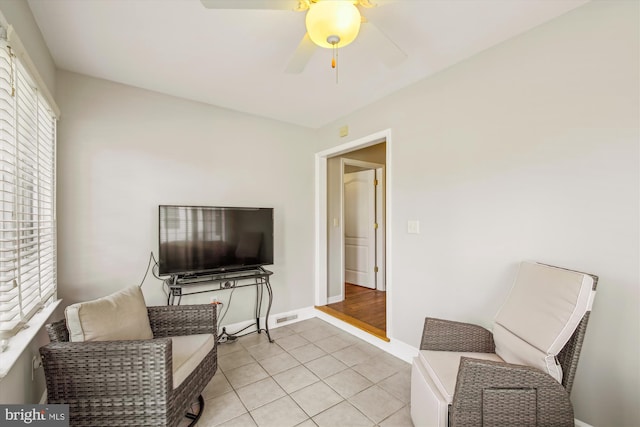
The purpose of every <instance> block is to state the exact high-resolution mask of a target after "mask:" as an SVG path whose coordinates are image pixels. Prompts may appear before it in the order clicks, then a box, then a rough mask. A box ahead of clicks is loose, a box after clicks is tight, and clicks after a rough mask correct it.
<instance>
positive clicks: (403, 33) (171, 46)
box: [28, 0, 587, 128]
mask: <svg viewBox="0 0 640 427" xmlns="http://www.w3.org/2000/svg"><path fill="white" fill-rule="evenodd" d="M236 1H238V2H241V1H242V0H236ZM586 1H587V0H397V1H395V2H391V3H390V4H386V5H384V6H380V7H377V8H375V9H369V10H368V17H369V20H370V22H371V23H372V24H375V26H376V27H377V28H378V29H379V30H380V31H382V32H383V33H385V34H387V36H388V37H389V38H391V39H392V40H393V41H394V42H395V43H396V44H397V45H398V46H399V47H400V48H401V49H402V50H403V51H404V52H405V53H406V54H407V59H406V60H405V61H404V62H402V63H400V64H399V65H397V66H395V67H393V68H387V67H386V66H385V65H384V64H383V63H382V62H381V61H380V58H379V57H378V56H377V55H376V42H375V37H374V36H375V34H376V32H375V31H371V29H370V28H366V27H365V26H363V30H362V32H361V34H360V35H359V37H358V39H356V41H354V42H353V43H352V44H351V45H349V46H346V47H344V48H342V49H340V50H339V57H338V60H339V62H338V65H339V82H338V83H337V84H336V76H335V74H334V72H333V70H332V69H331V66H330V62H331V50H328V49H317V50H316V52H315V53H314V56H313V57H312V59H311V60H310V62H309V63H308V64H307V67H306V68H305V70H304V71H303V72H302V73H300V74H287V73H285V72H284V69H285V67H286V65H287V63H288V61H289V59H290V58H291V56H292V54H293V52H294V51H295V49H296V47H297V46H298V43H299V41H300V39H301V38H302V37H303V36H304V34H305V27H304V12H294V11H287V10H284V11H283V10H216V9H206V8H205V7H204V6H203V5H202V3H200V0H54V1H52V0H28V2H29V6H30V7H31V10H32V11H33V14H34V16H35V19H36V21H37V23H38V25H39V27H40V29H41V31H42V34H43V36H44V38H45V40H46V42H47V45H48V47H49V50H50V52H51V55H52V56H53V60H54V61H55V63H56V66H57V67H58V68H60V69H64V70H69V71H73V72H76V73H81V74H86V75H89V76H93V77H97V78H102V79H106V80H111V81H114V82H119V83H124V84H127V85H131V86H135V87H140V88H144V89H149V90H152V91H157V92H161V93H165V94H169V95H174V96H178V97H182V98H186V99H191V100H195V101H201V102H204V103H207V104H212V105H217V106H221V107H225V108H229V109H233V110H237V111H241V112H245V113H251V114H255V115H258V116H263V117H268V118H272V119H277V120H281V121H284V122H289V123H294V124H298V125H301V126H307V127H311V128H318V127H321V126H323V125H325V124H327V123H330V122H332V121H334V120H336V119H338V118H340V117H343V116H345V115H347V114H349V113H351V112H353V111H355V110H358V109H360V108H362V107H364V106H365V105H367V104H370V103H372V102H374V101H376V100H379V99H381V98H383V97H384V96H386V95H388V94H390V93H392V92H394V91H396V90H398V89H400V88H402V87H405V86H407V85H409V84H411V83H413V82H416V81H418V80H421V79H423V78H425V77H427V76H429V75H432V74H433V73H436V72H438V71H440V70H442V69H444V68H447V67H449V66H451V65H452V64H455V63H457V62H459V61H461V60H463V59H465V58H468V57H470V56H472V55H474V54H476V53H478V52H481V51H482V50H484V49H487V48H489V47H491V46H494V45H496V44H498V43H500V42H502V41H504V40H507V39H509V38H511V37H514V36H515V35H517V34H520V33H522V32H524V31H527V30H529V29H531V28H533V27H535V26H538V25H540V24H542V23H544V22H546V21H549V20H551V19H553V18H555V17H557V16H559V15H561V14H563V13H565V12H567V11H569V10H571V9H574V8H576V7H578V6H580V5H582V4H584V3H586ZM367 29H369V32H367V31H366V30H367ZM372 33H373V34H372Z"/></svg>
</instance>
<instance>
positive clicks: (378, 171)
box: [327, 158, 386, 301]
mask: <svg viewBox="0 0 640 427" xmlns="http://www.w3.org/2000/svg"><path fill="white" fill-rule="evenodd" d="M346 166H358V167H361V168H366V169H370V170H373V171H374V177H375V179H377V180H378V184H379V185H378V186H377V187H376V189H375V193H376V202H375V203H376V206H375V211H376V222H377V223H378V231H377V232H376V255H375V264H376V265H377V266H378V272H377V273H375V288H374V289H376V290H378V291H384V290H386V287H385V268H384V267H385V248H384V241H385V238H384V233H385V229H386V227H385V225H386V224H385V212H384V209H385V205H384V200H385V197H384V193H385V191H384V185H385V182H384V175H385V173H384V171H385V165H383V164H380V163H372V162H365V161H362V160H354V159H345V158H342V159H340V171H341V175H340V215H341V218H340V228H341V233H340V251H341V252H342V253H341V257H340V260H341V265H340V283H342V291H341V295H340V300H341V301H342V300H344V298H345V297H346V293H345V285H344V284H345V266H346V260H345V256H346V255H345V235H344V233H345V232H344V226H345V224H344V217H345V215H344V210H345V202H344V175H345V169H346ZM327 268H328V265H327Z"/></svg>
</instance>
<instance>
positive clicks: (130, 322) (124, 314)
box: [64, 286, 153, 342]
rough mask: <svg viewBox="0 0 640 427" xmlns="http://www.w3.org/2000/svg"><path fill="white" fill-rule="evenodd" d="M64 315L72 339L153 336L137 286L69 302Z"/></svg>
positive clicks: (108, 339)
mask: <svg viewBox="0 0 640 427" xmlns="http://www.w3.org/2000/svg"><path fill="white" fill-rule="evenodd" d="M64 315H65V318H66V320H67V329H68V330H69V340H70V341H72V342H81V341H115V340H145V339H151V338H153V332H152V331H151V326H150V325H149V315H148V314H147V307H146V305H145V302H144V296H143V295H142V291H141V290H140V288H139V287H137V286H132V287H130V288H126V289H123V290H121V291H119V292H116V293H114V294H111V295H109V296H106V297H103V298H98V299H95V300H92V301H86V302H81V303H77V304H72V305H70V306H68V307H67V308H66V309H65V310H64Z"/></svg>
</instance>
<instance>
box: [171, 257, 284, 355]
mask: <svg viewBox="0 0 640 427" xmlns="http://www.w3.org/2000/svg"><path fill="white" fill-rule="evenodd" d="M272 274H273V272H271V271H269V270H266V269H264V268H262V267H258V268H254V269H251V270H236V271H225V272H219V273H212V274H203V275H193V276H188V275H172V276H171V277H170V278H169V279H167V281H166V283H167V285H168V286H169V296H168V298H167V305H180V302H181V300H182V297H183V296H186V295H196V294H203V293H207V292H217V291H224V290H229V289H231V290H233V289H237V288H245V287H248V286H255V287H256V306H255V319H256V320H255V323H254V324H251V325H248V326H247V327H245V328H243V329H241V330H240V331H238V332H235V333H228V332H227V330H226V328H224V327H223V328H222V333H221V334H220V336H219V337H218V340H219V341H220V340H221V339H227V340H230V341H232V340H235V339H236V338H237V337H238V335H237V334H238V333H240V332H242V331H244V330H245V329H247V328H249V327H251V326H253V325H255V326H256V330H255V331H251V332H249V333H254V332H257V333H261V332H262V331H264V332H265V333H266V334H267V338H268V339H269V342H273V340H272V339H271V335H270V334H269V313H270V312H271V304H272V302H273V290H272V289H271V284H270V283H269V277H270V276H271V275H272ZM265 288H266V290H267V296H268V303H267V312H266V316H265V321H264V328H262V327H261V326H260V314H261V312H262V297H263V295H264V290H265ZM227 309H228V307H227Z"/></svg>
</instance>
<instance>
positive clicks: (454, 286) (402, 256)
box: [321, 2, 640, 426]
mask: <svg viewBox="0 0 640 427" xmlns="http://www.w3.org/2000/svg"><path fill="white" fill-rule="evenodd" d="M639 12H640V11H639V7H638V3H637V2H592V3H590V4H587V5H586V6H583V7H581V8H579V9H576V10H575V11H573V12H570V13H569V14H567V15H565V16H563V17H560V18H558V19H557V20H555V21H552V22H550V23H548V24H546V25H543V26H541V27H539V28H536V29H533V30H532V31H529V32H527V33H525V34H523V35H521V36H519V37H517V38H515V39H512V40H510V41H508V42H506V43H503V44H501V45H499V46H497V47H495V48H492V49H490V50H487V51H485V52H483V53H481V54H479V55H477V56H475V57H473V58H471V59H468V60H466V61H464V62H463V63H460V64H458V65H456V66H454V67H451V68H449V69H447V70H445V71H443V72H441V73H439V74H438V75H436V76H433V77H431V78H429V79H426V80H424V81H422V82H419V83H417V84H415V85H413V86H411V87H408V88H406V89H404V90H402V91H400V92H397V93H395V94H392V95H391V96H389V97H387V98H385V99H383V100H382V101H380V102H378V103H375V104H373V105H370V106H368V107H366V108H364V109H363V110H362V111H359V112H357V113H354V114H352V115H350V116H348V117H346V118H342V119H340V121H339V122H336V123H334V124H332V125H330V126H327V127H325V128H323V129H322V130H321V136H322V138H321V139H322V144H323V149H325V148H328V147H331V146H336V145H339V144H341V143H343V142H345V141H341V140H340V139H339V138H338V136H337V135H338V128H339V127H340V126H343V125H345V124H347V125H348V126H349V128H350V132H351V135H352V139H351V140H356V139H359V138H362V137H365V136H367V135H370V134H373V133H375V132H377V131H380V130H382V129H386V128H391V129H392V133H393V146H392V153H391V162H392V163H391V167H392V170H393V176H392V177H391V180H392V181H391V182H392V187H391V191H392V200H393V208H392V215H393V223H392V224H389V225H390V227H391V231H392V233H393V236H392V237H393V240H392V241H393V247H392V252H391V254H389V256H390V258H391V260H392V263H393V264H392V266H393V271H392V276H391V277H390V278H389V282H390V284H389V286H390V287H392V289H393V291H392V294H391V296H392V298H393V299H392V301H391V302H390V303H391V304H392V325H393V330H391V331H389V332H388V334H389V336H390V337H391V338H396V339H399V340H401V341H403V342H406V343H408V344H411V345H413V346H416V347H417V346H418V345H419V337H420V334H421V327H422V324H423V320H424V317H425V316H434V317H444V318H453V319H458V320H462V321H472V322H478V323H480V324H483V325H486V326H489V325H490V324H491V322H492V318H493V315H494V314H495V313H496V311H497V309H498V308H499V305H500V304H501V302H502V300H503V298H504V297H505V295H506V292H507V291H508V288H509V286H510V283H511V281H512V279H513V277H514V275H515V273H516V269H517V265H518V262H519V261H521V260H524V259H533V260H539V261H542V262H547V263H551V264H555V265H559V266H564V267H569V268H574V269H579V270H583V271H588V272H592V273H594V274H597V275H599V276H600V285H599V292H598V296H597V297H596V301H595V305H594V309H593V314H592V317H591V321H590V324H589V328H588V330H587V336H586V339H585V343H584V349H583V353H582V357H581V360H580V366H579V368H578V373H577V378H576V382H575V386H574V390H573V394H572V400H573V402H574V403H575V410H576V417H577V418H578V419H580V420H582V421H584V422H587V423H589V424H591V425H594V426H637V425H640V409H639V406H638V404H637V403H638V402H637V398H638V386H639V384H640V377H639V372H640V369H638V366H640V365H639V348H640V343H639V337H640V329H639V327H640V317H639V312H640V310H639V301H640V299H639V289H638V286H639V283H640V277H639V270H640V268H639V267H640V266H639V260H640V253H639V247H640V244H639V243H640V242H639V233H640V230H639V220H640V209H639V195H640V166H639V156H640V150H639V138H640V135H639V117H640V114H639V113H640V112H639V108H638V105H639V101H640V100H639V85H638V76H639V75H640V74H639V66H638V63H639V52H640V46H639V38H638V34H639V29H640V25H639V22H638V17H639V15H640V14H639ZM342 83H344V84H347V83H346V82H341V84H342ZM347 142H348V141H347ZM412 219H417V220H419V221H420V230H421V234H419V235H414V234H407V233H406V229H407V228H406V227H407V221H408V220H412Z"/></svg>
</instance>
